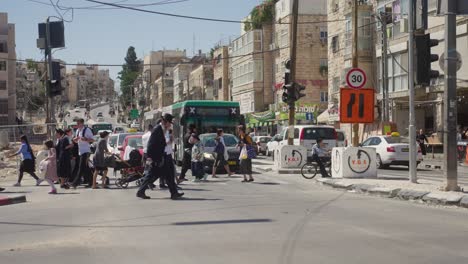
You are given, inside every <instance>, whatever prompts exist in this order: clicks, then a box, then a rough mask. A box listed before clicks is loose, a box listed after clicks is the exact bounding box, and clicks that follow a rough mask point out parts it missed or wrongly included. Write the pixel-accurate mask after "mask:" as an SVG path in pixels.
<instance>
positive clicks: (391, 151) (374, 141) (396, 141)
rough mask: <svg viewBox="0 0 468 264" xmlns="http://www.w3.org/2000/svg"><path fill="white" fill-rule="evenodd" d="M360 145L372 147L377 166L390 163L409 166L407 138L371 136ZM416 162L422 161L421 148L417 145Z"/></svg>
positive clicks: (383, 166) (380, 166)
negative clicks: (375, 154)
mask: <svg viewBox="0 0 468 264" xmlns="http://www.w3.org/2000/svg"><path fill="white" fill-rule="evenodd" d="M360 146H362V147H366V148H374V149H375V151H376V153H377V157H376V161H377V167H378V168H379V169H383V168H387V167H388V166H390V165H404V166H409V144H408V139H407V138H402V137H392V136H373V137H369V138H368V139H366V140H365V141H364V142H363V143H362V144H360ZM417 150H418V155H417V163H418V164H419V163H420V162H421V161H422V154H421V149H420V148H419V147H417Z"/></svg>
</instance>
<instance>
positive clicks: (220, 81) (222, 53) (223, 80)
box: [213, 46, 231, 101]
mask: <svg viewBox="0 0 468 264" xmlns="http://www.w3.org/2000/svg"><path fill="white" fill-rule="evenodd" d="M213 82H214V83H213V86H214V87H213V97H214V99H215V100H218V101H230V100H231V95H230V93H229V47H228V46H220V47H218V48H216V49H215V50H214V52H213Z"/></svg>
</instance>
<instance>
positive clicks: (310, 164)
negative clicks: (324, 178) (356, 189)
mask: <svg viewBox="0 0 468 264" xmlns="http://www.w3.org/2000/svg"><path fill="white" fill-rule="evenodd" d="M320 159H321V160H322V163H323V166H325V170H326V171H327V173H328V175H330V176H331V173H332V170H331V159H330V158H329V157H321V158H320ZM301 174H302V177H304V178H306V179H308V180H310V179H313V178H314V177H315V176H316V175H317V174H320V166H319V165H318V163H317V162H316V161H314V160H312V157H308V158H307V162H306V164H304V165H303V166H302V168H301Z"/></svg>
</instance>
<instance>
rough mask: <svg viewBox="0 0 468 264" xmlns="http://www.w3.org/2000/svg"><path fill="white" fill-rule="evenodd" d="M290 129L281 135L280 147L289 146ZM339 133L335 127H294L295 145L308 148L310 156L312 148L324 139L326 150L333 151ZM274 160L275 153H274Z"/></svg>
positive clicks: (284, 130)
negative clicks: (319, 140) (318, 140)
mask: <svg viewBox="0 0 468 264" xmlns="http://www.w3.org/2000/svg"><path fill="white" fill-rule="evenodd" d="M287 132H288V128H285V129H283V131H281V133H280V138H281V141H280V142H279V146H282V145H287V144H288V134H287ZM337 137H338V135H337V133H336V130H335V128H334V127H332V126H322V125H302V126H294V145H296V146H299V145H301V146H304V147H306V148H307V153H308V154H310V152H311V151H312V147H313V146H314V144H315V143H317V139H319V138H321V139H323V143H324V144H325V149H327V150H331V149H332V148H334V147H336V146H337V142H336V140H337ZM273 158H274V152H273Z"/></svg>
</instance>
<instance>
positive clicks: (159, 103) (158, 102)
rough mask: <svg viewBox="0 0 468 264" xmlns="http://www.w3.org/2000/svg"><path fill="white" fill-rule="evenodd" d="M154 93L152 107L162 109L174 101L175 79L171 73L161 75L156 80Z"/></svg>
mask: <svg viewBox="0 0 468 264" xmlns="http://www.w3.org/2000/svg"><path fill="white" fill-rule="evenodd" d="M153 91H154V94H153V95H152V98H153V99H152V102H153V105H152V108H153V109H162V108H163V107H166V106H169V105H172V104H173V103H174V80H173V78H172V76H171V75H169V74H166V76H161V77H159V78H158V79H157V80H156V81H155V82H154V89H153Z"/></svg>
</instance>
